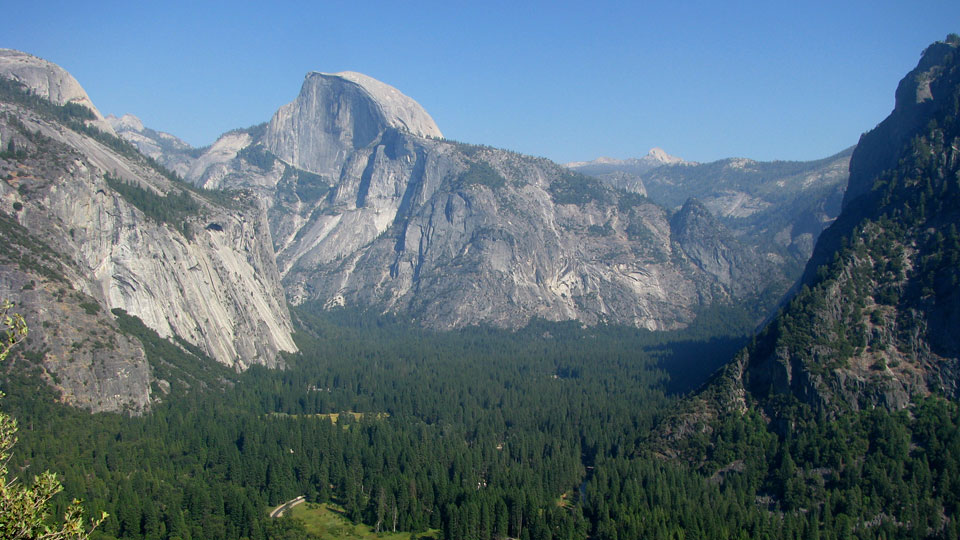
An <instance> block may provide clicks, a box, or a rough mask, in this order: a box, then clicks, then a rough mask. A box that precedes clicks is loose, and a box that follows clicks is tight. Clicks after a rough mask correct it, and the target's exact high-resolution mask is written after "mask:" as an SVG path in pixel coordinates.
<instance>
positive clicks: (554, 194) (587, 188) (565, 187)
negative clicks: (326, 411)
mask: <svg viewBox="0 0 960 540" xmlns="http://www.w3.org/2000/svg"><path fill="white" fill-rule="evenodd" d="M548 189H549V191H550V197H551V198H552V199H553V202H555V203H556V204H576V205H584V204H588V203H590V202H593V201H597V202H601V203H603V202H607V201H608V200H609V199H610V196H611V194H610V191H609V189H608V188H607V187H605V186H604V185H603V183H602V182H601V181H600V180H597V179H596V178H593V177H591V176H586V175H583V174H580V173H575V172H572V171H563V172H561V173H560V176H559V177H558V178H557V179H555V180H554V181H553V182H551V183H550V187H549V188H548Z"/></svg>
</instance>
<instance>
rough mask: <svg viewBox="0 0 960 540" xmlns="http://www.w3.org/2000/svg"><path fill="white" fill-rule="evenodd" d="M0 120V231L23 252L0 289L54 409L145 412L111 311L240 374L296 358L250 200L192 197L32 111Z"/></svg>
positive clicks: (125, 151)
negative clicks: (53, 389)
mask: <svg viewBox="0 0 960 540" xmlns="http://www.w3.org/2000/svg"><path fill="white" fill-rule="evenodd" d="M0 111H2V113H3V114H2V115H0V117H2V120H0V138H2V140H3V144H4V146H5V147H10V148H12V149H13V151H12V152H11V151H7V152H5V153H4V154H3V155H2V156H0V178H3V181H2V182H0V210H2V212H3V216H4V220H5V221H4V223H5V227H4V228H3V231H2V232H3V235H4V242H5V244H6V245H19V246H21V248H20V249H19V254H18V255H17V256H13V255H9V256H8V257H7V258H6V259H5V260H6V266H2V267H0V283H5V284H6V285H5V287H6V288H5V290H3V291H0V293H2V294H4V295H7V296H8V297H10V298H12V299H13V300H15V301H18V303H19V305H20V306H21V310H22V311H23V312H24V314H25V315H27V316H28V323H29V324H31V328H32V329H33V328H37V329H38V330H37V332H36V333H35V332H33V331H31V337H32V338H33V337H34V336H37V337H36V339H31V341H32V343H30V344H27V345H26V348H25V349H26V350H27V351H28V352H29V351H32V353H31V354H35V355H36V356H35V357H34V358H35V359H37V360H38V361H39V362H40V363H41V364H42V365H43V366H44V369H46V370H47V372H48V373H49V376H50V379H51V381H52V382H53V383H55V384H57V385H58V386H59V387H60V388H61V391H62V392H63V396H64V400H66V401H69V402H71V403H74V404H77V405H81V406H85V407H89V408H91V409H93V410H118V409H124V408H126V409H129V410H134V411H139V410H143V409H144V408H145V407H147V406H148V403H149V395H150V386H149V383H150V376H149V368H148V367H147V365H146V363H145V360H144V355H143V351H142V349H140V348H139V346H138V345H137V343H136V340H130V339H128V338H126V337H125V336H123V335H122V334H120V333H118V331H117V328H116V324H115V323H113V321H112V317H111V315H110V310H112V309H122V310H124V311H126V312H127V313H128V314H130V315H133V316H136V317H138V318H140V319H141V320H142V321H143V322H144V323H145V324H146V325H147V326H148V327H149V328H151V329H153V330H155V331H156V332H157V333H158V334H159V335H160V336H161V337H165V338H171V339H173V338H176V339H178V340H183V342H184V343H187V344H190V345H193V346H195V347H198V348H199V349H200V350H202V351H204V352H205V353H206V354H207V355H209V356H210V357H211V358H213V359H215V360H217V361H219V362H221V363H223V364H226V365H228V366H232V367H234V368H235V369H238V370H240V369H244V368H246V367H247V366H250V365H253V364H260V365H267V366H277V365H281V364H282V359H281V357H280V352H281V351H295V350H296V346H295V344H294V343H293V340H292V338H291V332H292V327H291V322H290V316H289V313H288V311H287V308H286V303H285V300H284V295H283V290H282V288H281V285H280V275H279V272H278V271H277V268H276V264H275V257H274V252H273V249H272V246H271V242H270V237H269V227H268V224H267V220H266V210H265V208H264V207H262V206H260V204H259V202H258V201H257V200H256V198H255V197H252V196H250V195H249V194H243V193H235V194H230V195H223V194H213V193H203V192H199V191H196V190H194V189H192V188H190V186H188V185H186V184H183V183H180V182H178V181H176V180H175V179H171V178H168V177H165V176H164V175H163V174H162V172H163V171H160V170H156V169H155V168H154V167H153V165H151V164H150V163H149V162H148V161H147V160H146V159H145V158H143V157H142V156H139V155H138V154H137V153H136V152H135V151H134V150H132V148H125V147H123V144H122V143H121V142H120V141H119V140H118V139H115V138H111V137H110V136H98V137H99V138H93V137H91V136H90V135H89V134H87V133H83V132H77V131H73V130H72V129H71V128H70V127H69V126H67V125H64V124H61V123H59V121H58V120H57V119H56V118H55V117H52V116H49V115H47V114H46V113H45V111H43V110H31V109H29V108H27V107H25V106H24V105H23V104H22V103H19V102H18V103H0ZM128 121H129V119H128ZM44 261H46V262H44ZM31 318H32V320H31ZM48 324H49V325H50V326H47V325H48ZM38 325H39V326H38ZM60 325H62V326H60Z"/></svg>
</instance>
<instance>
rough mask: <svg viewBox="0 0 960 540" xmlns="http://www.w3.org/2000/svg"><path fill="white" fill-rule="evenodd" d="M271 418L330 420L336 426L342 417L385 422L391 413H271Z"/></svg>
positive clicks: (355, 420)
mask: <svg viewBox="0 0 960 540" xmlns="http://www.w3.org/2000/svg"><path fill="white" fill-rule="evenodd" d="M270 416H281V417H284V416H286V417H291V416H292V417H296V418H322V419H328V420H330V421H331V422H333V423H334V424H336V423H337V421H338V420H340V417H341V416H350V417H351V418H352V419H353V421H354V422H357V421H359V420H362V419H364V418H372V419H374V420H383V419H385V418H388V417H389V416H390V413H385V412H377V413H362V412H353V411H345V412H342V413H317V414H286V413H270Z"/></svg>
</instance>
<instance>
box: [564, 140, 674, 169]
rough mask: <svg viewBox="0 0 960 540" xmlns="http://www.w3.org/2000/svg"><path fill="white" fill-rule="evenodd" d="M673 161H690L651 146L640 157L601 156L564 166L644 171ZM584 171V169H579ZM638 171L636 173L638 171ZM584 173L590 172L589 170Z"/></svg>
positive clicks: (670, 163)
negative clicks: (613, 167)
mask: <svg viewBox="0 0 960 540" xmlns="http://www.w3.org/2000/svg"><path fill="white" fill-rule="evenodd" d="M674 163H692V162H689V161H685V160H684V159H683V158H680V157H677V156H672V155H670V154H668V153H667V152H666V151H665V150H664V149H662V148H660V147H656V146H655V147H653V148H651V149H650V151H649V152H647V155H645V156H643V157H642V158H627V159H617V158H612V157H606V156H601V157H598V158H596V159H593V160H591V161H571V162H569V163H565V164H564V167H567V168H570V169H582V168H590V167H597V166H601V167H602V166H616V167H632V168H637V169H643V170H642V171H639V172H646V171H648V170H650V169H653V168H656V167H659V166H661V165H672V164H674ZM581 172H584V171H581ZM639 172H638V173H639ZM585 174H590V173H589V172H587V173H585Z"/></svg>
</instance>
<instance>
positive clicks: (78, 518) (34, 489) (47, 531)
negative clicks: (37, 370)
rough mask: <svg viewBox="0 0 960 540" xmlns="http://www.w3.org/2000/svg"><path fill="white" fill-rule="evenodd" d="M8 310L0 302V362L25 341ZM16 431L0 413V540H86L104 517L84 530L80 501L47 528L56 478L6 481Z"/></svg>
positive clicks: (16, 318) (43, 475)
mask: <svg viewBox="0 0 960 540" xmlns="http://www.w3.org/2000/svg"><path fill="white" fill-rule="evenodd" d="M12 307H13V305H12V304H11V303H10V302H9V301H7V300H3V301H2V302H0V322H2V324H3V327H4V332H3V333H4V339H3V341H2V342H0V361H3V360H6V358H7V355H8V354H9V352H10V349H11V348H12V347H13V346H14V345H16V344H17V343H19V342H20V341H22V340H23V339H25V338H26V337H27V325H26V322H24V320H23V317H22V316H20V314H18V313H10V312H9V311H10V309H11V308H12ZM2 398H3V393H2V392H0V399H2ZM17 430H18V428H17V421H16V420H15V419H14V418H13V417H11V416H10V415H8V414H6V413H4V412H0V539H3V540H8V539H9V540H14V539H19V538H24V539H34V538H35V539H38V540H59V539H76V540H83V539H86V538H87V537H88V536H89V534H90V532H91V531H92V530H93V529H95V528H96V527H97V526H99V525H100V524H101V523H102V522H103V521H104V520H105V519H106V517H107V516H106V514H101V515H100V518H99V519H96V520H91V521H90V523H89V529H87V528H86V527H87V526H86V525H85V524H84V518H83V510H82V508H81V506H80V501H78V500H76V499H74V501H73V502H72V503H71V504H70V505H69V506H68V507H67V509H66V510H65V512H64V516H63V523H62V524H59V525H51V524H50V523H49V519H48V518H49V516H50V499H51V498H53V497H54V496H55V495H56V494H58V493H60V491H62V490H63V486H61V484H60V482H59V481H58V480H57V477H56V475H54V474H53V473H51V472H49V471H44V472H42V473H40V474H39V475H38V476H36V477H35V478H34V479H33V483H32V484H31V485H30V486H26V485H23V484H21V483H20V482H19V481H18V480H17V479H16V478H12V479H11V478H8V475H9V469H8V463H9V462H10V458H11V451H12V449H13V446H14V445H15V444H16V443H17Z"/></svg>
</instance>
